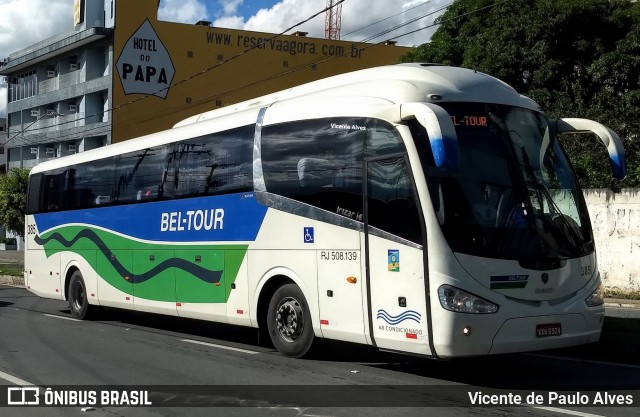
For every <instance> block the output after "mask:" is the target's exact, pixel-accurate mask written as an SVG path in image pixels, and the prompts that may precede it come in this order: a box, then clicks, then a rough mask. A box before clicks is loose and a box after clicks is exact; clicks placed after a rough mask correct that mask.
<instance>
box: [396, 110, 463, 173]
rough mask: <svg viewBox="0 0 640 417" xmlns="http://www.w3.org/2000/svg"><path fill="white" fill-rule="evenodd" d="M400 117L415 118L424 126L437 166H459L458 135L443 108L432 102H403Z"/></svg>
mask: <svg viewBox="0 0 640 417" xmlns="http://www.w3.org/2000/svg"><path fill="white" fill-rule="evenodd" d="M400 118H401V119H402V120H409V119H412V118H415V119H416V120H417V121H418V123H420V124H421V125H422V126H424V128H425V129H426V130H427V135H428V136H429V142H430V144H431V151H432V152H433V159H434V160H435V163H436V166H437V167H438V168H446V169H451V170H457V169H458V168H459V166H460V158H459V156H458V137H457V136H456V129H455V127H453V122H452V121H451V116H449V113H447V111H446V110H445V109H443V108H442V107H440V106H438V105H436V104H432V103H404V104H402V105H400Z"/></svg>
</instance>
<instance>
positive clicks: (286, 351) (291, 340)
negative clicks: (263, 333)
mask: <svg viewBox="0 0 640 417" xmlns="http://www.w3.org/2000/svg"><path fill="white" fill-rule="evenodd" d="M267 328H268V331H269V337H270V338H271V341H272V342H273V345H274V346H275V348H276V349H277V350H278V352H280V353H281V354H283V355H284V356H288V357H290V358H301V357H303V356H304V355H306V354H307V353H308V352H309V349H310V348H311V345H312V344H313V340H314V334H313V325H312V323H311V314H310V313H309V306H308V304H307V300H306V299H305V298H304V294H302V290H300V288H299V287H298V286H297V285H295V284H285V285H283V286H281V287H280V288H278V289H277V290H276V292H275V293H274V294H273V296H272V297H271V301H270V302H269V309H268V310H267Z"/></svg>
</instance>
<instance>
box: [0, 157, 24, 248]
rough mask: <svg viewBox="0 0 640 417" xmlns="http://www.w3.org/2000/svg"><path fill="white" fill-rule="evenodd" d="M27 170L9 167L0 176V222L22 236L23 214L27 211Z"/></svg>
mask: <svg viewBox="0 0 640 417" xmlns="http://www.w3.org/2000/svg"><path fill="white" fill-rule="evenodd" d="M28 179H29V171H28V170H26V169H20V168H11V170H10V171H9V172H8V173H7V175H5V176H1V177H0V224H2V225H3V226H4V227H5V229H7V230H8V231H11V232H13V233H15V234H17V235H19V236H22V237H24V216H25V213H26V211H27V183H28Z"/></svg>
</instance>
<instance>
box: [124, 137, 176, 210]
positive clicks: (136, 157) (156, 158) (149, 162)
mask: <svg viewBox="0 0 640 417" xmlns="http://www.w3.org/2000/svg"><path fill="white" fill-rule="evenodd" d="M170 149H171V148H170V147H169V146H158V147H155V148H147V149H142V150H140V151H136V152H131V153H128V154H124V155H120V156H118V157H117V158H116V169H115V175H114V192H113V202H114V203H133V202H136V201H142V200H160V199H162V198H165V195H164V187H163V172H165V171H166V168H167V163H168V156H169V154H170V151H169V150H170Z"/></svg>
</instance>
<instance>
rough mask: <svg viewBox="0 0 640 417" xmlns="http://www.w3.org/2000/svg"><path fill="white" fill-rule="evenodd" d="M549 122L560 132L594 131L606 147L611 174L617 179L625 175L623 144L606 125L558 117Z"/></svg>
mask: <svg viewBox="0 0 640 417" xmlns="http://www.w3.org/2000/svg"><path fill="white" fill-rule="evenodd" d="M549 123H550V124H551V125H552V126H553V125H555V129H556V132H557V133H558V134H562V133H594V134H595V135H596V136H597V137H598V138H599V139H600V141H601V142H602V143H603V144H604V146H606V147H607V151H608V152H609V159H610V160H611V168H612V169H613V176H614V177H616V178H617V179H619V180H622V179H624V177H626V176H627V159H626V156H625V153H624V146H623V145H622V141H621V140H620V138H619V137H618V135H617V134H616V133H615V132H614V131H613V130H611V129H609V128H608V127H606V126H605V125H603V124H600V123H598V122H594V121H593V120H588V119H573V118H567V119H558V120H550V121H549Z"/></svg>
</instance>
